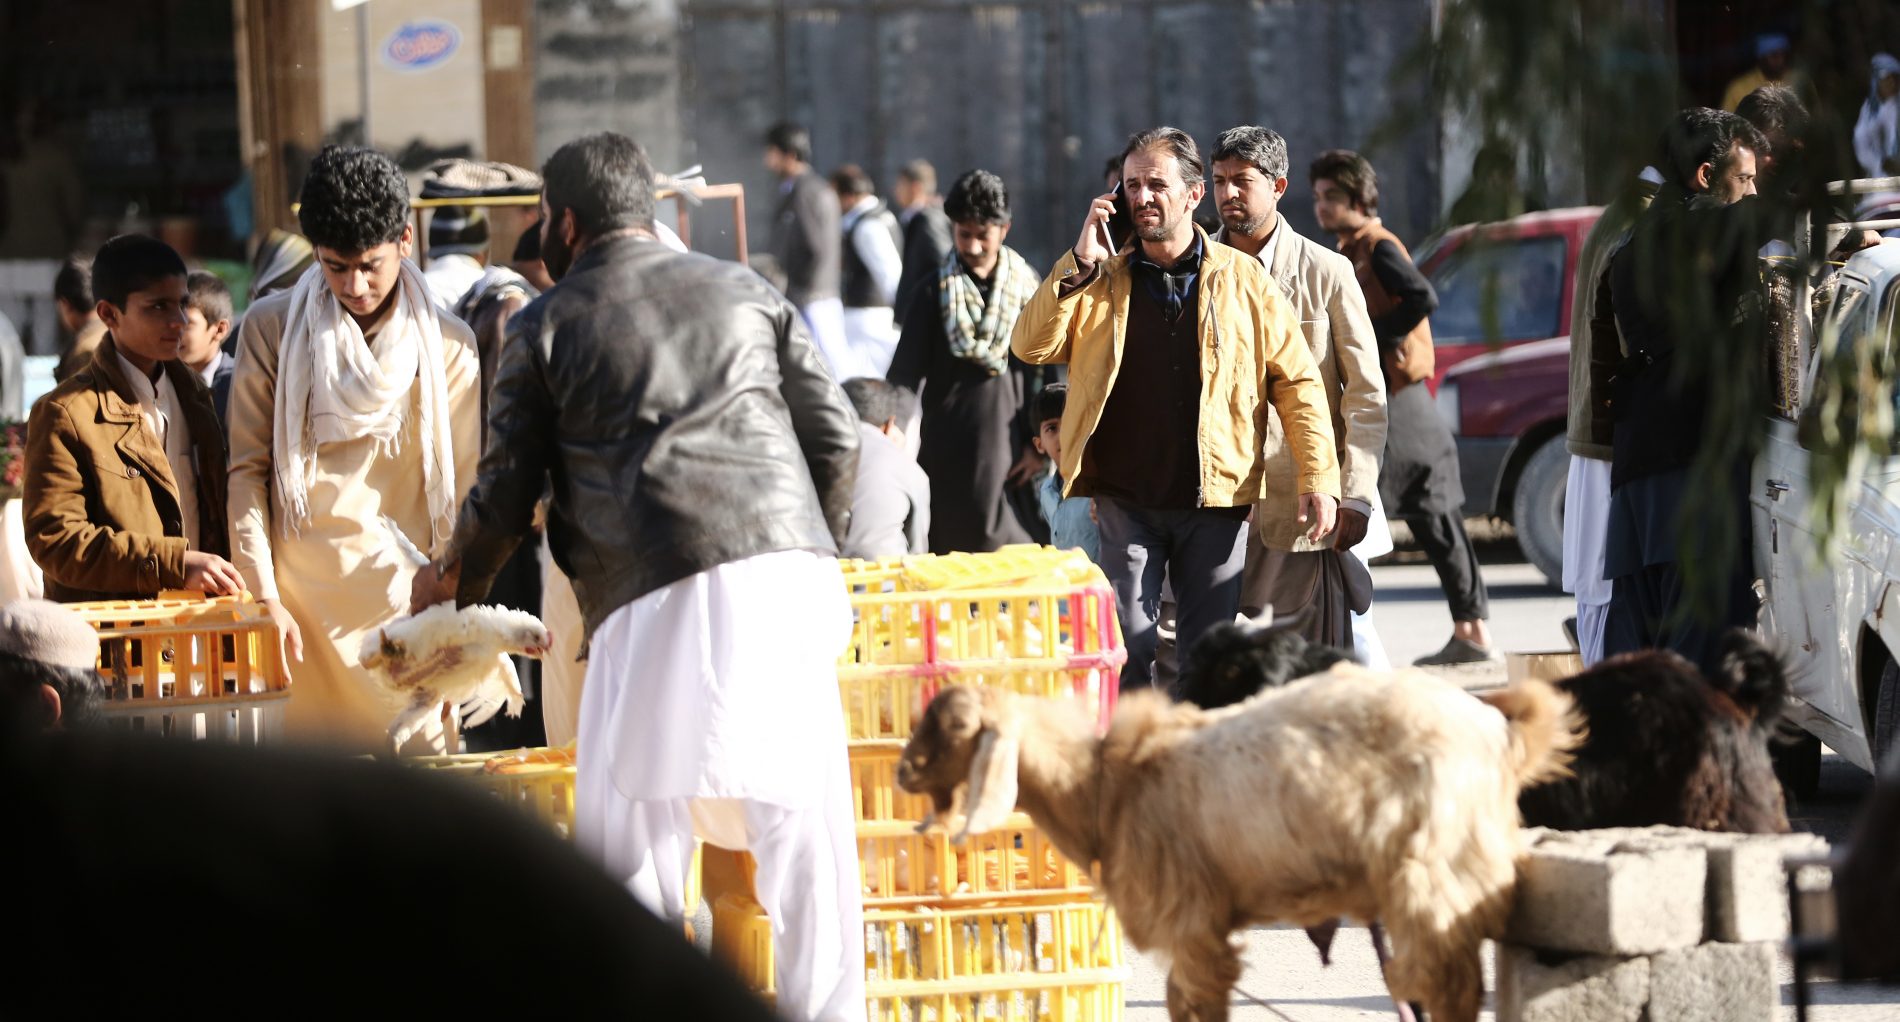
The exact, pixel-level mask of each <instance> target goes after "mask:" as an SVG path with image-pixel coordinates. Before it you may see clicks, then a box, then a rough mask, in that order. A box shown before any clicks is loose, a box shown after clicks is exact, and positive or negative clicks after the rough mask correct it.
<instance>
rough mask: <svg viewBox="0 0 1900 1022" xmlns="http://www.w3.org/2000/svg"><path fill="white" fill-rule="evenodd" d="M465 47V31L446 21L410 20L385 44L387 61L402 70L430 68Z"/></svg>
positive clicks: (384, 50) (442, 62)
mask: <svg viewBox="0 0 1900 1022" xmlns="http://www.w3.org/2000/svg"><path fill="white" fill-rule="evenodd" d="M461 46H462V33H461V31H460V30H458V29H457V28H456V27H455V26H454V25H451V24H449V23H448V22H446V21H411V22H406V23H404V24H403V26H402V27H401V28H399V29H397V30H396V31H395V32H394V33H393V34H392V35H390V37H389V41H388V42H386V43H384V44H383V62H384V63H386V64H388V65H389V66H390V67H392V68H395V69H396V70H398V71H427V70H429V69H430V68H432V67H437V66H439V65H441V64H444V63H446V62H447V61H448V59H449V58H450V57H453V56H455V51H456V50H458V49H460V48H461Z"/></svg>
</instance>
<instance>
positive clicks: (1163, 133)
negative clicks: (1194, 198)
mask: <svg viewBox="0 0 1900 1022" xmlns="http://www.w3.org/2000/svg"><path fill="white" fill-rule="evenodd" d="M1151 149H1152V150H1156V151H1158V152H1163V153H1167V154H1168V155H1169V156H1172V157H1174V162H1175V164H1176V165H1177V166H1178V167H1179V168H1180V171H1181V180H1183V181H1186V182H1187V183H1188V184H1193V183H1194V182H1196V181H1200V180H1203V179H1205V178H1206V177H1207V166H1206V164H1203V163H1202V162H1201V148H1200V147H1199V146H1197V145H1195V144H1194V136H1192V135H1190V134H1188V133H1187V132H1185V131H1182V130H1181V129H1180V128H1170V127H1167V126H1165V125H1164V126H1162V127H1159V128H1149V129H1148V130H1146V131H1137V132H1135V133H1134V134H1133V135H1130V136H1128V144H1127V145H1125V146H1123V147H1122V157H1121V162H1120V163H1118V164H1116V165H1117V166H1121V167H1125V166H1127V165H1128V158H1129V157H1130V156H1133V155H1134V154H1136V153H1142V152H1147V151H1149V150H1151Z"/></svg>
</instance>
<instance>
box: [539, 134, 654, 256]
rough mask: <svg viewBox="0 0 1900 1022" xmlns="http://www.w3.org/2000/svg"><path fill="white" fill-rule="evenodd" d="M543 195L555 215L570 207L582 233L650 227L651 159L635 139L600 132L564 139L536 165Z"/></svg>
mask: <svg viewBox="0 0 1900 1022" xmlns="http://www.w3.org/2000/svg"><path fill="white" fill-rule="evenodd" d="M541 180H542V186H541V188H542V192H541V194H542V195H543V197H545V198H546V199H547V203H548V210H549V211H550V212H552V213H554V214H555V215H556V216H559V215H560V213H561V211H562V210H564V209H567V210H573V211H574V225H575V226H576V227H578V228H580V231H581V233H582V234H585V235H587V236H589V237H599V236H600V235H602V234H606V233H608V232H609V231H618V230H622V229H625V228H628V227H644V228H647V229H649V230H651V229H652V227H653V164H652V163H651V162H649V161H648V160H647V153H646V150H645V149H642V148H640V143H638V142H635V141H634V140H633V139H631V138H628V137H627V136H625V135H622V134H621V133H619V132H617V131H602V132H596V133H595V134H592V135H586V136H583V137H581V138H577V139H575V140H574V141H572V142H569V143H567V144H566V145H564V146H562V147H561V148H559V149H556V150H555V151H554V155H553V156H550V157H548V162H547V163H545V164H543V165H542V166H541Z"/></svg>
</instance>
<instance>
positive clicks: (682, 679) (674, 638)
mask: <svg viewBox="0 0 1900 1022" xmlns="http://www.w3.org/2000/svg"><path fill="white" fill-rule="evenodd" d="M850 632H851V610H850V604H849V601H848V599H847V597H846V595H845V585H844V578H843V576H842V575H841V574H840V572H839V570H838V562H837V561H836V560H834V559H833V558H831V557H829V556H820V555H818V554H814V553H808V552H805V551H800V550H792V551H783V552H779V553H769V554H761V555H759V556H756V557H750V558H747V559H745V560H742V561H735V562H732V563H728V564H722V565H719V566H717V567H715V568H712V569H710V570H707V571H704V572H701V573H699V574H697V575H693V576H691V577H689V578H685V579H682V580H680V581H678V582H675V583H673V584H672V585H669V586H666V587H665V588H662V589H659V590H657V591H655V592H652V593H648V594H647V595H645V596H642V597H640V598H639V599H637V600H634V601H633V602H632V603H629V604H627V605H626V606H624V607H621V608H619V609H618V610H615V611H614V612H613V613H611V614H609V615H608V616H607V619H606V620H605V621H604V622H602V623H601V625H600V627H599V628H598V629H596V630H595V632H594V635H593V639H592V642H591V647H590V649H591V651H590V654H589V657H588V663H587V684H586V687H585V689H584V690H583V694H582V696H581V715H580V745H579V750H578V756H577V763H576V765H577V775H578V776H577V777H576V779H575V792H574V795H575V798H574V808H575V817H574V824H575V837H576V838H577V840H578V843H579V845H580V847H581V849H582V850H583V851H584V852H587V853H588V854H590V855H592V856H593V857H594V858H595V859H596V861H598V862H600V863H601V864H602V865H603V866H604V867H605V868H606V869H607V871H608V873H609V874H611V875H612V876H613V877H614V878H615V879H617V880H619V881H621V883H623V884H625V885H626V887H627V889H628V890H629V891H631V892H632V893H633V895H634V896H635V897H637V898H638V899H640V901H641V902H642V903H643V904H645V905H646V906H647V907H648V908H649V909H651V910H652V911H653V912H655V913H656V914H659V915H660V916H662V917H664V918H668V919H679V918H680V917H682V916H683V915H685V913H686V912H687V910H688V909H689V908H690V906H687V905H686V904H685V903H684V891H685V889H686V874H687V871H688V870H689V869H690V868H691V862H692V850H693V841H694V839H695V838H700V839H704V840H705V841H707V842H710V843H712V844H715V845H718V846H720V847H724V848H730V849H733V850H736V851H748V852H751V853H752V856H753V858H754V859H755V860H757V862H758V872H757V875H756V877H755V887H756V892H757V894H758V900H759V904H760V905H761V906H763V907H764V908H765V911H766V914H767V916H768V917H769V918H770V919H771V921H772V929H773V945H774V966H775V971H776V981H777V997H778V1003H777V1007H778V1010H779V1012H780V1013H781V1014H782V1015H784V1016H786V1017H787V1018H791V1019H814V1020H823V1022H861V1020H862V1019H863V1018H864V1013H865V999H864V983H865V976H864V926H863V909H862V901H861V898H862V884H863V874H862V872H861V870H860V867H859V863H858V847H857V837H856V830H855V827H854V825H853V814H852V808H851V807H852V795H851V773H850V764H849V760H848V758H847V753H846V746H845V740H846V732H845V725H844V707H843V704H842V702H841V700H840V698H839V694H838V680H837V677H838V676H837V659H838V655H839V653H841V652H842V651H843V649H844V647H845V644H846V642H847V641H849V637H850Z"/></svg>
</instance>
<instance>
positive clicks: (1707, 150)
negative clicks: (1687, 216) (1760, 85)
mask: <svg viewBox="0 0 1900 1022" xmlns="http://www.w3.org/2000/svg"><path fill="white" fill-rule="evenodd" d="M1737 148H1746V149H1749V150H1752V151H1754V152H1756V153H1762V152H1765V151H1766V150H1767V148H1768V143H1767V141H1766V140H1764V139H1763V138H1762V134H1761V132H1759V131H1757V130H1755V126H1754V125H1752V124H1750V123H1748V122H1747V121H1745V120H1743V119H1741V118H1740V117H1737V116H1736V115H1734V114H1732V113H1728V112H1727V111H1724V110H1712V109H1710V108H1708V107H1705V106H1699V107H1690V108H1688V109H1686V110H1683V111H1681V112H1680V113H1678V114H1676V116H1675V118H1674V119H1672V120H1671V121H1670V122H1669V127H1667V128H1665V129H1663V143H1662V149H1663V158H1664V162H1665V163H1667V164H1668V165H1667V166H1666V167H1664V168H1663V170H1664V172H1665V173H1667V174H1668V175H1669V176H1670V178H1671V179H1672V180H1674V181H1675V183H1676V184H1677V185H1679V186H1681V187H1682V188H1684V189H1687V190H1688V191H1695V190H1696V184H1695V178H1696V170H1697V169H1698V168H1700V167H1701V166H1702V165H1703V164H1705V163H1706V164H1709V165H1710V166H1711V167H1712V168H1713V171H1714V173H1715V174H1720V173H1721V172H1722V171H1723V170H1725V169H1727V168H1728V165H1729V162H1730V161H1731V160H1733V159H1734V158H1735V150H1736V149H1737Z"/></svg>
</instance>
